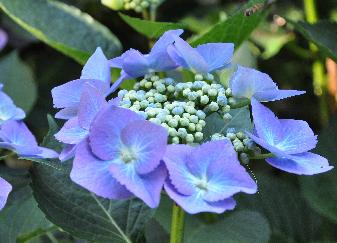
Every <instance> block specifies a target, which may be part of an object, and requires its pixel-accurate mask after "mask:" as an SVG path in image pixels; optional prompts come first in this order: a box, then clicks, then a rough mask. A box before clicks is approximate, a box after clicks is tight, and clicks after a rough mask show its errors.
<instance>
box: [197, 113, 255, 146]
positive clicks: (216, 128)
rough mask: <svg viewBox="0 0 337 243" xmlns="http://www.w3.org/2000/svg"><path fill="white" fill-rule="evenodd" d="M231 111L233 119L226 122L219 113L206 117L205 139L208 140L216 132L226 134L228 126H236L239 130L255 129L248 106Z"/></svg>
mask: <svg viewBox="0 0 337 243" xmlns="http://www.w3.org/2000/svg"><path fill="white" fill-rule="evenodd" d="M229 113H230V114H231V115H232V119H231V120H230V121H228V122H225V121H224V120H223V119H222V117H221V116H220V115H219V114H218V113H213V114H211V115H210V116H208V117H206V126H205V128H204V130H203V133H204V138H205V140H208V139H209V138H210V137H211V136H212V135H213V134H214V133H221V134H225V133H226V131H227V129H228V128H235V130H237V131H251V130H252V129H253V124H252V122H251V119H250V112H249V109H248V107H242V108H238V109H233V110H231V111H230V112H229Z"/></svg>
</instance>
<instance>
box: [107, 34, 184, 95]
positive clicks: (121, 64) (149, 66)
mask: <svg viewBox="0 0 337 243" xmlns="http://www.w3.org/2000/svg"><path fill="white" fill-rule="evenodd" d="M182 33H183V30H169V31H166V32H165V33H164V34H163V36H162V37H160V38H159V40H158V41H157V42H156V43H155V44H154V46H153V47H152V49H151V51H150V53H149V54H145V55H144V54H142V53H140V52H139V51H137V50H134V49H130V50H128V51H126V52H125V53H123V55H121V56H119V57H116V58H114V59H112V60H110V64H111V66H112V67H115V68H120V69H122V71H121V75H120V78H119V79H118V80H117V81H116V82H115V83H114V84H113V86H112V87H111V92H113V91H115V90H116V89H117V88H118V87H119V86H120V85H121V83H122V82H123V80H125V79H132V78H138V77H141V76H144V75H145V74H149V73H152V72H158V71H169V70H173V69H175V68H177V66H178V65H177V64H176V63H175V62H174V61H173V60H172V59H171V58H170V56H169V55H168V53H167V47H168V46H169V45H170V44H172V43H173V41H174V39H175V37H177V36H179V35H181V34H182Z"/></svg>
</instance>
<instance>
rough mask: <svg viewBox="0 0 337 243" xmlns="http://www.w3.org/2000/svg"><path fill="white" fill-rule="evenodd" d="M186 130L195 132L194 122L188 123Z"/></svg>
mask: <svg viewBox="0 0 337 243" xmlns="http://www.w3.org/2000/svg"><path fill="white" fill-rule="evenodd" d="M188 130H189V131H190V132H195V124H194V123H190V124H188Z"/></svg>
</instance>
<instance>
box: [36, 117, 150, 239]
mask: <svg viewBox="0 0 337 243" xmlns="http://www.w3.org/2000/svg"><path fill="white" fill-rule="evenodd" d="M49 123H50V124H54V125H52V128H51V129H50V130H51V131H50V132H49V133H48V136H47V137H46V139H45V140H44V144H43V145H44V146H47V145H49V146H50V145H53V146H54V147H53V146H52V147H51V148H53V149H56V150H57V149H58V148H59V146H58V145H57V144H56V143H57V142H56V141H52V140H55V139H54V138H53V136H52V134H53V132H54V130H56V129H57V127H56V125H55V123H54V122H52V119H51V118H49ZM39 162H40V163H41V161H39ZM42 163H43V162H42ZM44 163H45V164H46V165H48V166H46V165H45V164H36V165H34V166H33V169H32V178H33V182H32V188H33V191H34V196H35V198H36V200H37V202H38V204H39V207H40V208H41V210H42V211H43V212H44V213H45V214H46V216H47V218H48V219H49V220H50V221H51V222H53V223H54V224H55V225H57V226H59V227H61V228H62V229H63V230H65V231H67V232H69V233H71V234H72V235H74V236H76V237H79V238H81V239H85V240H88V241H95V242H130V241H129V240H128V238H131V239H132V240H137V239H138V238H139V237H140V236H141V235H142V233H143V232H142V231H143V228H144V227H145V224H146V223H147V221H148V220H150V219H151V218H152V216H153V214H154V210H153V209H150V208H148V207H147V206H146V205H145V204H144V203H143V202H142V201H141V200H139V199H136V198H133V199H129V200H107V199H103V198H100V197H98V196H96V195H94V194H93V193H90V192H89V191H87V190H85V189H84V188H82V187H80V186H78V185H77V184H75V183H73V182H72V181H71V179H70V178H69V174H70V170H71V161H67V162H65V163H62V164H61V163H60V161H58V160H48V161H45V162H44ZM54 167H56V168H57V169H55V168H54Z"/></svg>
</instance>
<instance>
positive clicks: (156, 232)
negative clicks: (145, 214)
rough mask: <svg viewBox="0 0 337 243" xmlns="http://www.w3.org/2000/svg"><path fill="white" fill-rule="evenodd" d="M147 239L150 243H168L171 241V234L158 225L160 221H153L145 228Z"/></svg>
mask: <svg viewBox="0 0 337 243" xmlns="http://www.w3.org/2000/svg"><path fill="white" fill-rule="evenodd" d="M145 238H146V242H148V243H155V242H160V243H168V242H169V241H170V236H169V234H168V233H167V232H166V231H165V229H164V228H163V227H162V226H161V225H160V224H159V223H158V221H156V220H154V219H152V220H150V222H149V223H147V224H146V226H145Z"/></svg>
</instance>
